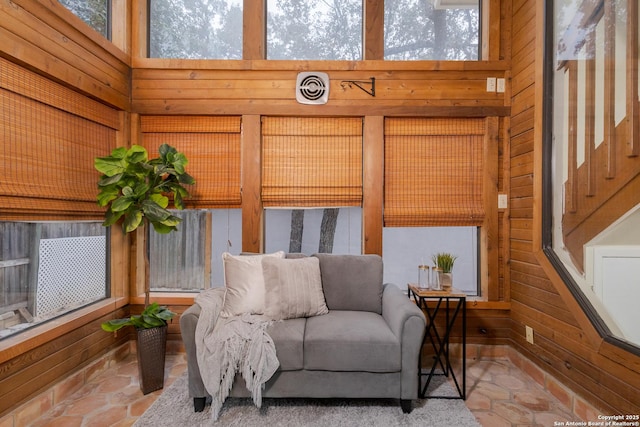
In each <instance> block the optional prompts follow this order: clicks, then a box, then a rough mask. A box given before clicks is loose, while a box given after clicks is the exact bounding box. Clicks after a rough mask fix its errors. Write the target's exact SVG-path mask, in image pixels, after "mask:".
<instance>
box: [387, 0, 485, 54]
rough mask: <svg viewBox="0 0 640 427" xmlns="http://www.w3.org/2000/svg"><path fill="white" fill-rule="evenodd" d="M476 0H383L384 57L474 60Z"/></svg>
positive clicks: (477, 22) (477, 43)
mask: <svg viewBox="0 0 640 427" xmlns="http://www.w3.org/2000/svg"><path fill="white" fill-rule="evenodd" d="M479 48H480V9H479V6H478V0H459V1H451V0H428V1H415V0H385V2H384V59H389V60H449V61H452V60H458V61H463V60H476V59H478V58H479V57H480V55H479Z"/></svg>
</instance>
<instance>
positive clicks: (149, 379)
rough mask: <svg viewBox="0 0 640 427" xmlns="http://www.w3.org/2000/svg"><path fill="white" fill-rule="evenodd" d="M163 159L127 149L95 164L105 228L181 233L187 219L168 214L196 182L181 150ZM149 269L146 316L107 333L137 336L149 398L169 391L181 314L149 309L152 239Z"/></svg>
mask: <svg viewBox="0 0 640 427" xmlns="http://www.w3.org/2000/svg"><path fill="white" fill-rule="evenodd" d="M159 152H160V157H158V158H154V159H149V157H148V154H147V150H146V149H145V148H144V147H141V146H139V145H134V146H132V147H131V148H129V149H127V148H125V147H119V148H116V149H115V150H113V151H112V152H111V155H109V156H107V157H98V158H96V159H95V162H94V165H95V168H96V169H97V170H98V171H99V172H101V173H102V177H101V178H100V181H98V188H99V190H100V192H99V194H98V204H99V205H100V206H102V207H106V208H107V210H106V213H105V221H104V223H103V224H102V225H104V226H105V227H108V226H111V225H114V224H116V223H118V222H119V221H122V228H123V230H124V232H125V233H130V232H132V231H134V230H136V229H137V228H138V227H139V226H141V225H143V226H144V227H145V230H147V229H148V227H149V225H151V226H153V229H154V230H155V231H156V232H158V233H170V232H171V231H173V230H177V225H178V224H179V223H180V221H181V219H180V218H178V217H176V216H175V215H172V214H171V212H170V211H169V210H167V208H168V207H169V204H170V202H171V201H172V202H173V205H174V206H175V207H176V208H177V209H183V208H184V202H183V199H184V197H187V196H188V195H189V193H188V191H187V190H186V188H185V187H184V185H189V184H194V183H195V180H194V179H193V177H191V176H190V175H189V174H188V173H186V171H185V166H186V164H187V158H186V157H185V155H184V154H182V153H179V152H178V151H177V150H176V149H175V148H173V147H171V146H169V145H167V144H162V145H161V146H160V149H159ZM142 251H143V253H144V263H145V265H144V267H145V275H144V277H145V284H144V285H145V286H144V293H145V303H144V305H145V308H144V311H143V312H142V313H141V314H138V315H133V316H131V317H128V318H123V319H113V320H109V321H107V322H104V323H103V324H102V329H103V330H105V331H108V332H115V331H117V330H119V329H120V328H123V327H125V326H134V327H135V328H136V331H137V339H138V341H137V357H138V372H139V375H140V389H141V390H142V392H143V394H148V393H150V392H152V391H155V390H159V389H161V388H162V387H163V385H164V359H165V348H166V340H167V321H169V320H171V319H172V318H173V316H174V315H175V313H173V312H172V311H171V310H169V309H168V308H166V307H162V306H159V305H158V304H157V303H153V304H149V293H150V283H149V258H148V256H149V255H148V253H147V239H143V248H142Z"/></svg>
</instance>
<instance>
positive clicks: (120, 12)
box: [111, 0, 132, 62]
mask: <svg viewBox="0 0 640 427" xmlns="http://www.w3.org/2000/svg"><path fill="white" fill-rule="evenodd" d="M131 10H132V8H131V7H129V2H128V1H127V0H111V42H112V43H113V44H114V46H116V47H117V48H118V49H120V50H121V51H123V52H124V53H126V54H127V55H130V54H131V36H132V33H131ZM129 62H130V61H129Z"/></svg>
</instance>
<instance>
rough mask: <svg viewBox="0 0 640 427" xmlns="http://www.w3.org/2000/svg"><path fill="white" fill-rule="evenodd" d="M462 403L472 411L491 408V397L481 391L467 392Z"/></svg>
mask: <svg viewBox="0 0 640 427" xmlns="http://www.w3.org/2000/svg"><path fill="white" fill-rule="evenodd" d="M464 403H465V405H467V408H469V409H470V410H472V411H475V410H480V409H482V410H489V409H491V399H490V398H489V397H487V396H486V395H484V394H481V393H469V395H468V397H467V400H465V402H464Z"/></svg>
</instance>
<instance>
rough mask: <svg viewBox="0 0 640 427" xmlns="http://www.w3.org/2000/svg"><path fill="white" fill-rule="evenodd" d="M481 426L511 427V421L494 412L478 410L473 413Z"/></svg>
mask: <svg viewBox="0 0 640 427" xmlns="http://www.w3.org/2000/svg"><path fill="white" fill-rule="evenodd" d="M473 415H474V416H475V417H476V420H477V421H478V423H480V425H481V426H483V427H511V422H510V421H508V420H506V419H504V418H502V417H501V416H500V415H498V414H496V413H495V412H478V413H474V414H473Z"/></svg>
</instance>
